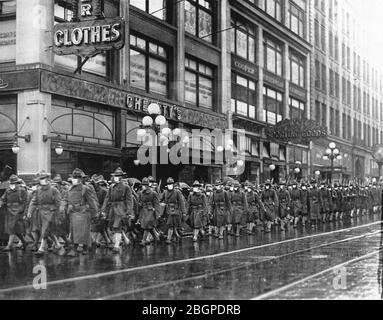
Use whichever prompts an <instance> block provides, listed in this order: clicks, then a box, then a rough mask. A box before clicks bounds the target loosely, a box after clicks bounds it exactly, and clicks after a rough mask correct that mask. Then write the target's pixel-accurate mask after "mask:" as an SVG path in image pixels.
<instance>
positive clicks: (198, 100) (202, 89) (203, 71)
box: [185, 58, 215, 109]
mask: <svg viewBox="0 0 383 320" xmlns="http://www.w3.org/2000/svg"><path fill="white" fill-rule="evenodd" d="M185 68H186V71H185V101H186V102H188V103H190V104H193V105H194V106H196V107H203V108H208V109H214V91H215V90H214V70H213V68H212V67H211V66H208V65H207V64H205V63H202V62H200V61H197V60H194V59H191V58H186V59H185Z"/></svg>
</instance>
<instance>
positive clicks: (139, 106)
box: [126, 94, 181, 120]
mask: <svg viewBox="0 0 383 320" xmlns="http://www.w3.org/2000/svg"><path fill="white" fill-rule="evenodd" d="M152 102H155V103H158V105H159V106H160V109H161V113H162V115H163V116H164V117H165V118H168V119H174V120H181V109H180V108H179V107H178V106H176V105H170V104H167V103H161V102H157V101H151V100H150V99H147V98H144V97H140V96H133V95H130V94H129V95H128V96H127V98H126V107H127V108H128V109H130V110H135V111H140V112H143V113H148V106H149V105H150V104H151V103H152Z"/></svg>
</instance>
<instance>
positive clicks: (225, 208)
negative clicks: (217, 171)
mask: <svg viewBox="0 0 383 320" xmlns="http://www.w3.org/2000/svg"><path fill="white" fill-rule="evenodd" d="M210 208H211V209H210V212H211V213H212V214H213V224H214V226H215V227H216V228H218V233H217V234H216V237H218V238H219V239H220V240H222V239H223V230H224V229H225V226H226V224H227V218H228V215H229V213H230V212H231V210H232V209H231V202H230V196H229V194H228V192H227V191H225V190H224V188H223V184H222V181H221V180H220V179H217V180H216V182H215V191H214V192H213V195H212V197H211V199H210Z"/></svg>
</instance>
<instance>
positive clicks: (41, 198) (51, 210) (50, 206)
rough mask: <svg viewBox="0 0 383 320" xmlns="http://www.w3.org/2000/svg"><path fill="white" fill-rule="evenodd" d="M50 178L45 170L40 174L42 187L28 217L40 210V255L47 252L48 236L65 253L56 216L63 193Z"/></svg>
mask: <svg viewBox="0 0 383 320" xmlns="http://www.w3.org/2000/svg"><path fill="white" fill-rule="evenodd" d="M48 179H49V174H47V173H45V172H42V173H41V174H40V176H39V180H40V187H39V188H38V189H37V191H36V192H35V194H34V196H33V198H32V200H31V203H30V205H29V208H28V218H31V217H32V213H33V212H34V211H35V210H38V214H39V218H40V221H41V222H40V225H41V245H40V248H39V250H38V251H37V252H36V253H35V254H36V255H38V256H42V255H44V254H45V247H46V244H47V240H48V237H50V238H51V239H53V240H54V241H55V243H56V249H57V250H58V252H59V253H60V255H63V254H64V253H65V250H64V248H63V247H62V246H61V244H60V242H59V241H58V238H57V236H56V216H57V214H58V211H59V208H60V205H61V195H60V192H59V191H58V189H57V188H55V187H53V186H52V185H51V184H50V182H49V180H48Z"/></svg>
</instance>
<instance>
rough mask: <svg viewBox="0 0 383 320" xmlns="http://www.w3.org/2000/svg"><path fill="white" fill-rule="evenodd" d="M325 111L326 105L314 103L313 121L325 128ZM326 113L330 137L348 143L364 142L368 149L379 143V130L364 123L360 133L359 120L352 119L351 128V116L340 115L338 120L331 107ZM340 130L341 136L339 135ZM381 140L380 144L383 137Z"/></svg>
mask: <svg viewBox="0 0 383 320" xmlns="http://www.w3.org/2000/svg"><path fill="white" fill-rule="evenodd" d="M327 110H328V109H327V105H326V104H324V103H320V102H319V101H315V117H316V119H315V120H316V121H318V122H319V123H320V124H321V125H322V126H325V127H327ZM328 111H329V113H330V114H329V121H330V122H329V130H330V133H331V134H332V135H335V136H337V137H339V138H343V139H347V140H350V141H351V140H355V142H357V143H361V142H364V144H365V145H366V146H369V147H371V146H373V145H375V144H376V143H379V141H378V140H379V130H378V129H377V128H371V127H370V125H367V124H365V123H364V124H363V132H362V122H361V121H360V120H357V119H354V121H353V127H352V126H351V124H352V123H351V116H349V115H347V114H345V113H342V119H340V112H339V110H335V109H334V108H333V107H330V108H329V110H328ZM340 128H342V134H341V133H340ZM371 130H372V138H371ZM362 137H363V139H362ZM381 138H382V140H381V142H382V141H383V136H382V137H381Z"/></svg>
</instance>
